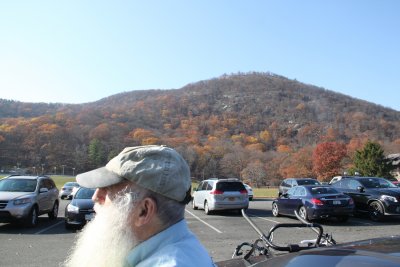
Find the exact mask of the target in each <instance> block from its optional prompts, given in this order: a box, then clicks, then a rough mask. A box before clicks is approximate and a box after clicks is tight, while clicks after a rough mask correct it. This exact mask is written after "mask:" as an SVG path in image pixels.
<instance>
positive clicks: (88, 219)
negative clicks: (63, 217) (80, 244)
mask: <svg viewBox="0 0 400 267" xmlns="http://www.w3.org/2000/svg"><path fill="white" fill-rule="evenodd" d="M93 218H94V213H89V214H85V220H86V221H91V220H93Z"/></svg>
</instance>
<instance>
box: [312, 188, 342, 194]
mask: <svg viewBox="0 0 400 267" xmlns="http://www.w3.org/2000/svg"><path fill="white" fill-rule="evenodd" d="M337 193H338V191H337V190H336V189H335V188H333V187H313V188H311V194H313V195H319V194H337Z"/></svg>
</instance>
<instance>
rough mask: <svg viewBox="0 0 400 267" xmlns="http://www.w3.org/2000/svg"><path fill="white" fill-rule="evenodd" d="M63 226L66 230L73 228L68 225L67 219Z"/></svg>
mask: <svg viewBox="0 0 400 267" xmlns="http://www.w3.org/2000/svg"><path fill="white" fill-rule="evenodd" d="M64 226H65V229H67V230H73V229H74V228H73V227H72V225H70V224H69V223H67V221H65V224H64Z"/></svg>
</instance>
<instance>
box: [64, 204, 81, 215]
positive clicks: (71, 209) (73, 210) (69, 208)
mask: <svg viewBox="0 0 400 267" xmlns="http://www.w3.org/2000/svg"><path fill="white" fill-rule="evenodd" d="M67 211H68V212H71V213H79V208H78V207H77V206H74V205H72V204H69V205H68V206H67Z"/></svg>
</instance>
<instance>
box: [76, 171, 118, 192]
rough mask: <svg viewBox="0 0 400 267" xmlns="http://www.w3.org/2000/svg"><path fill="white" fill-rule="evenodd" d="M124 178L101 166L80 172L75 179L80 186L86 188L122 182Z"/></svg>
mask: <svg viewBox="0 0 400 267" xmlns="http://www.w3.org/2000/svg"><path fill="white" fill-rule="evenodd" d="M123 180H124V178H122V177H120V176H118V175H117V174H116V173H114V172H111V171H109V170H107V169H106V167H101V168H98V169H95V170H92V171H88V172H84V173H80V174H78V175H77V176H76V181H77V182H78V184H79V185H80V186H83V187H87V188H99V187H106V186H110V185H113V184H118V183H120V182H122V181H123Z"/></svg>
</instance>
